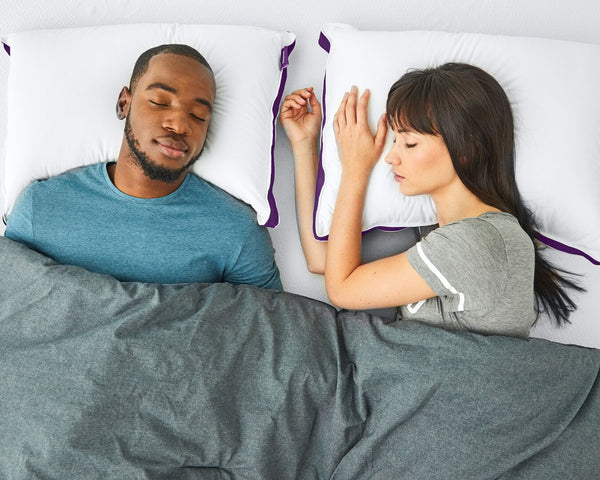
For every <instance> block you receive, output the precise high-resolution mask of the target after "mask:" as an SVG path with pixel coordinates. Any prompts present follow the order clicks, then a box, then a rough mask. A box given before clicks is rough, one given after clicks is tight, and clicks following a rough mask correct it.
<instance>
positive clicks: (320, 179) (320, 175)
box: [313, 32, 406, 240]
mask: <svg viewBox="0 0 600 480" xmlns="http://www.w3.org/2000/svg"><path fill="white" fill-rule="evenodd" d="M319 46H320V47H321V48H322V49H323V50H325V51H326V52H327V53H329V50H331V42H330V41H329V39H328V38H327V37H326V36H325V34H324V33H323V32H321V35H320V36H319ZM326 96H327V72H325V75H324V77H323V98H322V102H321V106H322V109H323V121H322V122H321V146H320V150H319V167H318V169H317V184H316V187H315V206H314V208H313V236H314V237H315V238H316V239H317V240H327V239H328V238H329V235H324V236H322V237H320V236H319V235H317V207H318V205H319V197H320V195H321V190H322V189H323V185H324V184H325V170H323V129H324V128H325V119H326V118H327V108H326V107H325V105H326V102H325V98H326ZM405 228H406V227H373V228H370V229H369V230H365V231H363V232H362V233H363V234H365V233H367V232H370V231H371V230H382V231H385V232H398V231H400V230H404V229H405Z"/></svg>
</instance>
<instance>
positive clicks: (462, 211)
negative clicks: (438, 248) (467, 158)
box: [431, 183, 500, 227]
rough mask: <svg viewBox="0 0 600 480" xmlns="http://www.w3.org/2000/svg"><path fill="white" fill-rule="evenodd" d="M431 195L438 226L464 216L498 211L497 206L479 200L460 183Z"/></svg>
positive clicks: (475, 215)
mask: <svg viewBox="0 0 600 480" xmlns="http://www.w3.org/2000/svg"><path fill="white" fill-rule="evenodd" d="M431 197H432V199H433V202H434V203H435V208H436V212H437V218H438V224H439V226H440V227H442V226H444V225H446V224H448V223H451V222H456V221H458V220H462V219H464V218H471V217H478V216H479V215H483V214H484V213H488V212H499V211H500V210H499V209H498V208H496V207H492V206H491V205H488V204H486V203H484V202H483V201H481V200H480V199H479V197H477V196H476V195H475V194H474V193H473V192H471V191H470V190H469V189H468V188H467V187H465V186H464V185H462V183H461V184H460V186H457V187H456V188H453V189H450V190H448V191H446V192H442V193H438V194H436V195H431Z"/></svg>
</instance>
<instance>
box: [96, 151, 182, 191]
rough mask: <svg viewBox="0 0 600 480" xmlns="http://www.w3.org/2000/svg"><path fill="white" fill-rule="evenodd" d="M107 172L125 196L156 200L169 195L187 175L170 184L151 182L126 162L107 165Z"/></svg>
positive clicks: (158, 181) (157, 181)
mask: <svg viewBox="0 0 600 480" xmlns="http://www.w3.org/2000/svg"><path fill="white" fill-rule="evenodd" d="M107 171H108V176H109V178H110V180H111V182H112V183H113V185H114V186H115V187H117V188H118V189H119V190H120V191H121V192H123V193H125V194H126V195H130V196H132V197H138V198H158V197H164V196H166V195H169V194H171V193H173V192H174V191H175V190H177V189H178V188H179V187H180V186H181V184H182V183H183V181H184V180H185V177H186V175H187V172H183V173H182V174H181V177H180V178H179V179H177V180H176V181H175V182H172V183H166V182H162V181H160V180H152V179H151V178H149V177H148V176H147V175H146V174H145V173H144V172H143V171H142V170H141V169H140V168H136V167H135V166H134V165H130V162H128V161H127V160H120V161H118V162H117V163H111V164H109V165H108V167H107Z"/></svg>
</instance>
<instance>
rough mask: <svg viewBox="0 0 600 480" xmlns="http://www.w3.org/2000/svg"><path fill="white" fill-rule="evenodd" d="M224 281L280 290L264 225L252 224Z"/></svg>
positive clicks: (269, 240)
mask: <svg viewBox="0 0 600 480" xmlns="http://www.w3.org/2000/svg"><path fill="white" fill-rule="evenodd" d="M224 281H226V282H230V283H246V284H251V285H256V286H258V287H263V288H270V289H273V290H282V289H283V287H282V285H281V278H280V276H279V269H278V268H277V264H276V263H275V250H274V249H273V245H272V243H271V236H270V235H269V232H268V231H267V229H266V227H261V226H259V225H256V224H255V225H253V227H252V228H250V229H249V231H248V232H247V235H246V238H245V239H244V243H243V246H242V248H241V250H240V252H239V255H238V258H237V260H236V262H235V267H234V269H233V270H231V271H229V272H227V273H226V276H225V278H224Z"/></svg>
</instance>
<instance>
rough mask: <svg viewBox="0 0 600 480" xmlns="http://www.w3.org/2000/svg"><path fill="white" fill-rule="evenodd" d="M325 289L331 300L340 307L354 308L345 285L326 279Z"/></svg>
mask: <svg viewBox="0 0 600 480" xmlns="http://www.w3.org/2000/svg"><path fill="white" fill-rule="evenodd" d="M325 290H326V291H327V297H328V298H329V301H330V302H331V303H332V304H333V305H335V306H336V307H339V308H349V309H351V308H353V307H354V306H353V305H352V302H351V301H349V298H348V295H346V293H347V292H346V291H345V289H344V288H343V287H341V286H339V285H337V284H335V283H333V282H331V281H329V282H328V281H327V278H326V279H325Z"/></svg>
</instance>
